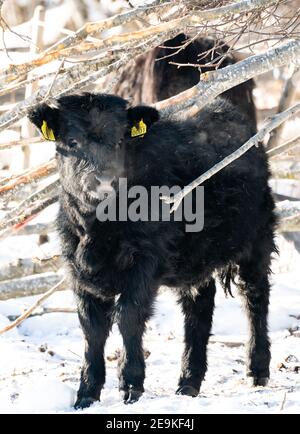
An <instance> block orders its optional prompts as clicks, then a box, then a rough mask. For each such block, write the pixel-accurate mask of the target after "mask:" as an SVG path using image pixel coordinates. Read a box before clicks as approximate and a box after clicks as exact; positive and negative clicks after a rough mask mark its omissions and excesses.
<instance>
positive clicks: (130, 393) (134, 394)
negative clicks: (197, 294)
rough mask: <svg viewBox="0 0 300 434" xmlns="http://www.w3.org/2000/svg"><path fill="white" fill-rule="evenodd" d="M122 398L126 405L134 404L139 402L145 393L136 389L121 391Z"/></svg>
mask: <svg viewBox="0 0 300 434" xmlns="http://www.w3.org/2000/svg"><path fill="white" fill-rule="evenodd" d="M120 393H121V397H122V399H123V402H124V404H126V405H127V404H134V403H135V402H137V401H138V400H139V399H140V397H141V396H142V394H143V391H141V390H136V389H129V390H121V392H120Z"/></svg>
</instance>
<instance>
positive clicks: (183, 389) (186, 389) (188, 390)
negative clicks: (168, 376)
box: [176, 386, 199, 398]
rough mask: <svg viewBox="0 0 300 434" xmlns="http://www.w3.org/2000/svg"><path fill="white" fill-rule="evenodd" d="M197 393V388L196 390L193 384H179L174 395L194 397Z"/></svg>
mask: <svg viewBox="0 0 300 434" xmlns="http://www.w3.org/2000/svg"><path fill="white" fill-rule="evenodd" d="M198 394H199V390H197V389H196V388H195V387H193V386H180V387H179V388H178V389H177V390H176V395H186V396H191V397H193V398H195V397H196V396H198Z"/></svg>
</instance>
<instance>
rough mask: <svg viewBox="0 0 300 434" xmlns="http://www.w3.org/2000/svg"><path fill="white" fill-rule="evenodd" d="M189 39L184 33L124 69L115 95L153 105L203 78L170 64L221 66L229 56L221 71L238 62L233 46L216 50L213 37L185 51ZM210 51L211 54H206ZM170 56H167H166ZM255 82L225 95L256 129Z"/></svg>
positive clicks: (194, 70) (207, 68)
mask: <svg viewBox="0 0 300 434" xmlns="http://www.w3.org/2000/svg"><path fill="white" fill-rule="evenodd" d="M187 40H188V36H187V35H185V34H183V33H180V34H179V35H177V36H175V37H174V38H172V39H169V40H168V41H165V42H164V43H163V44H162V45H163V48H161V47H156V48H154V49H153V50H150V51H148V52H147V53H146V54H143V55H141V56H139V57H137V58H136V59H134V61H132V62H131V63H130V64H129V65H126V67H125V68H124V69H123V71H122V73H121V74H120V78H119V81H118V83H117V84H116V86H115V88H114V93H116V94H117V95H119V96H121V97H122V98H125V99H129V100H130V101H131V102H132V103H133V104H141V103H143V104H152V103H155V102H157V101H161V100H164V99H166V98H170V97H172V96H174V95H177V94H178V93H180V92H183V91H184V90H186V89H189V88H190V87H192V86H195V85H196V84H197V83H198V82H199V79H200V72H199V71H198V69H197V68H195V67H188V66H185V67H181V68H178V67H177V66H176V65H172V64H170V62H174V63H178V64H184V65H187V64H190V65H200V64H201V65H206V64H208V63H211V62H214V61H215V62H216V63H218V58H219V57H220V55H222V54H223V55H225V54H226V57H224V59H223V61H222V63H221V65H220V68H224V67H225V66H228V65H232V64H234V63H236V61H237V55H236V54H235V53H230V54H229V53H228V50H229V46H228V45H226V44H223V45H221V44H220V47H218V48H217V49H214V50H213V47H214V46H215V45H216V41H215V39H213V38H210V37H198V38H196V39H193V40H192V42H191V43H190V44H189V45H187V47H186V48H185V49H184V50H180V51H179V48H180V47H181V46H182V45H183V44H184V43H185V42H186V41H187ZM208 50H211V52H209V53H208V54H206V55H204V54H203V53H206V52H207V51H208ZM166 56H167V57H166ZM214 69H215V66H202V67H201V73H204V72H207V71H212V70H214ZM253 88H254V82H253V80H248V81H246V82H245V83H241V84H239V85H238V86H235V87H233V88H232V89H229V90H227V91H226V92H224V93H223V94H221V97H222V98H226V99H227V100H229V101H230V102H232V104H234V105H236V106H237V107H238V108H239V110H241V111H242V112H243V114H244V115H245V116H247V118H248V123H251V125H252V126H253V128H254V129H255V128H256V112H255V105H254V101H253V95H252V91H253Z"/></svg>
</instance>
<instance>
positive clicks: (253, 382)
mask: <svg viewBox="0 0 300 434" xmlns="http://www.w3.org/2000/svg"><path fill="white" fill-rule="evenodd" d="M268 382H269V377H248V383H249V385H250V386H251V387H257V386H267V384H268Z"/></svg>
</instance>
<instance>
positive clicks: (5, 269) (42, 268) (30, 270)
mask: <svg viewBox="0 0 300 434" xmlns="http://www.w3.org/2000/svg"><path fill="white" fill-rule="evenodd" d="M61 266H62V258H61V256H59V255H56V256H52V257H50V258H46V259H38V258H18V259H15V260H14V261H12V262H9V263H8V264H4V265H1V266H0V281H3V280H10V279H16V278H20V277H25V276H32V275H34V274H41V273H47V272H49V271H54V272H56V271H58V269H59V268H60V267H61Z"/></svg>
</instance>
